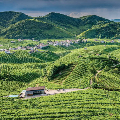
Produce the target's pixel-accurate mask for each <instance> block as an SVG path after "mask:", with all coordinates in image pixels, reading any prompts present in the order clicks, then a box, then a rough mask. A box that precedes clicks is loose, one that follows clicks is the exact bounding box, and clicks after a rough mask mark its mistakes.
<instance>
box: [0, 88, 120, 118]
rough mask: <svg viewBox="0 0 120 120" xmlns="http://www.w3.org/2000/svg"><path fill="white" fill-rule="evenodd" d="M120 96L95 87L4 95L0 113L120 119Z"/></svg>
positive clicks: (3, 114) (26, 115) (26, 116)
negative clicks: (31, 96)
mask: <svg viewBox="0 0 120 120" xmlns="http://www.w3.org/2000/svg"><path fill="white" fill-rule="evenodd" d="M116 95H117V96H116ZM119 98H120V93H119V92H112V91H107V90H94V89H93V90H92V89H91V90H89V89H88V90H85V91H77V92H72V93H66V94H56V95H54V96H46V97H45V96H44V97H40V98H34V99H28V100H20V99H14V98H2V99H1V103H2V104H0V106H1V108H2V109H1V114H0V117H1V118H2V119H13V118H14V119H26V120H27V119H120V115H119V113H120V104H119V102H120V99H119Z"/></svg>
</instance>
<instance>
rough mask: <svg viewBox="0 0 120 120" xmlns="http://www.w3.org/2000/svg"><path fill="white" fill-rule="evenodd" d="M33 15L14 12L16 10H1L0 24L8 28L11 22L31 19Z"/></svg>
mask: <svg viewBox="0 0 120 120" xmlns="http://www.w3.org/2000/svg"><path fill="white" fill-rule="evenodd" d="M30 18H32V17H30V16H28V15H25V14H24V13H21V12H14V11H6V12H0V26H1V27H2V28H7V27H9V26H10V25H11V24H15V23H16V22H18V21H21V20H25V19H30Z"/></svg>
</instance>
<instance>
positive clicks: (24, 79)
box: [0, 73, 40, 83]
mask: <svg viewBox="0 0 120 120" xmlns="http://www.w3.org/2000/svg"><path fill="white" fill-rule="evenodd" d="M38 77H40V75H39V74H38V73H25V74H24V73H23V74H22V75H12V74H10V73H4V76H1V75H0V79H3V80H4V79H5V80H6V81H20V82H26V83H29V82H31V81H33V80H34V79H36V78H38Z"/></svg>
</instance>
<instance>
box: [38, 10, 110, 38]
mask: <svg viewBox="0 0 120 120" xmlns="http://www.w3.org/2000/svg"><path fill="white" fill-rule="evenodd" d="M36 19H38V20H40V21H45V22H48V23H51V24H53V25H55V26H58V27H60V28H62V29H64V30H65V31H68V32H70V33H71V34H72V35H73V36H75V34H77V35H78V34H80V33H82V32H83V31H86V30H87V29H89V28H91V27H92V25H96V24H98V22H99V21H104V22H109V21H110V20H108V19H105V18H102V17H99V16H96V15H88V16H83V17H80V18H72V17H69V16H67V15H63V14H60V13H54V12H51V13H49V14H48V15H46V16H43V17H37V18H36Z"/></svg>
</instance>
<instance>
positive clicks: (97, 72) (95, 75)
mask: <svg viewBox="0 0 120 120" xmlns="http://www.w3.org/2000/svg"><path fill="white" fill-rule="evenodd" d="M101 71H102V70H99V71H97V73H96V75H95V79H96V80H97V83H98V78H97V75H98V74H99V72H101Z"/></svg>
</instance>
